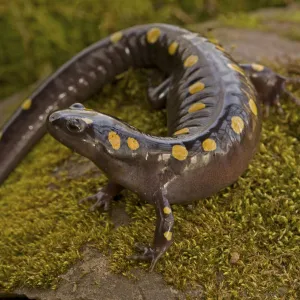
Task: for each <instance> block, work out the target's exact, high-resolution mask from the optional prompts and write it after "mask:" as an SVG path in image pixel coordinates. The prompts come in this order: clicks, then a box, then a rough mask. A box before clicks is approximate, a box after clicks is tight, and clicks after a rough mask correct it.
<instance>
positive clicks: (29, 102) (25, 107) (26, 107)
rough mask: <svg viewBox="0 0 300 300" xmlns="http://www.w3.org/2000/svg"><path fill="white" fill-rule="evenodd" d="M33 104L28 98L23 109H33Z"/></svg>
mask: <svg viewBox="0 0 300 300" xmlns="http://www.w3.org/2000/svg"><path fill="white" fill-rule="evenodd" d="M31 104H32V100H31V99H29V98H28V99H26V100H25V101H24V102H23V104H22V106H21V107H22V109H24V110H28V109H29V108H30V107H31Z"/></svg>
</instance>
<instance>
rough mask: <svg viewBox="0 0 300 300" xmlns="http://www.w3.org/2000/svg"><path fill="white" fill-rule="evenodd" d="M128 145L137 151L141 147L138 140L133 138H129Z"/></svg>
mask: <svg viewBox="0 0 300 300" xmlns="http://www.w3.org/2000/svg"><path fill="white" fill-rule="evenodd" d="M127 145H128V147H129V148H130V149H131V150H136V149H138V148H139V147H140V144H139V142H138V141H137V140H136V139H134V138H132V137H129V138H128V139H127Z"/></svg>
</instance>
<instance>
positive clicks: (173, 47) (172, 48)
mask: <svg viewBox="0 0 300 300" xmlns="http://www.w3.org/2000/svg"><path fill="white" fill-rule="evenodd" d="M177 48H178V43H177V42H173V43H172V44H171V45H170V46H169V49H168V52H169V54H170V55H174V54H175V53H176V51H177Z"/></svg>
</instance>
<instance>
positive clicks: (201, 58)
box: [0, 24, 284, 268]
mask: <svg viewBox="0 0 300 300" xmlns="http://www.w3.org/2000/svg"><path fill="white" fill-rule="evenodd" d="M130 67H134V68H136V67H156V68H159V69H160V70H161V71H162V72H164V73H165V74H166V75H167V76H168V78H167V79H166V81H165V82H163V83H162V84H161V85H160V86H159V87H157V88H155V89H152V90H151V93H149V94H150V97H149V98H150V99H149V100H150V102H151V103H152V104H153V107H155V108H162V107H166V109H167V119H168V131H169V136H170V137H166V138H162V137H155V136H149V135H146V134H144V133H142V132H140V131H138V130H137V129H135V128H133V127H131V126H129V125H127V124H125V123H124V122H122V121H120V120H117V119H115V118H113V117H110V116H107V115H104V114H101V113H96V112H93V111H89V110H86V109H85V108H84V107H83V106H81V105H80V104H76V105H73V106H71V107H70V109H66V110H62V111H57V112H54V113H52V114H51V115H50V117H49V119H48V129H49V131H50V133H51V134H52V135H53V136H54V137H55V138H57V139H58V140H59V141H61V142H62V143H63V144H65V145H67V146H68V147H70V148H72V149H74V150H75V151H77V152H79V153H80V154H82V155H84V156H86V157H88V158H89V159H91V160H92V161H94V162H95V163H96V164H97V165H98V166H99V168H100V169H101V170H103V172H105V173H106V175H107V176H108V178H109V180H110V183H109V185H108V187H106V190H104V191H102V192H100V193H102V194H99V193H98V194H97V195H98V196H95V197H96V199H97V200H98V202H99V203H100V204H99V205H106V204H107V203H109V201H110V199H111V198H112V196H113V195H114V194H116V193H117V192H118V191H120V190H121V189H122V188H128V189H130V190H132V191H134V192H136V193H137V194H138V195H139V196H140V197H141V198H143V199H145V200H146V201H148V202H149V203H153V204H154V205H155V207H156V213H157V219H158V224H157V228H156V233H155V240H154V248H147V251H145V253H144V254H143V255H142V256H139V257H138V258H142V259H145V258H146V259H151V260H152V268H153V267H154V265H155V262H156V261H157V259H158V258H159V257H160V256H161V255H162V253H164V251H166V249H167V248H168V247H169V245H170V244H171V242H172V231H171V229H172V225H173V215H172V211H171V207H170V204H172V203H187V202H191V201H193V200H198V199H201V198H204V197H208V196H210V195H212V194H213V193H215V192H217V191H219V190H220V189H221V188H223V187H226V186H228V185H230V184H231V183H233V182H234V181H236V180H237V178H238V177H239V176H240V175H241V174H242V173H243V172H244V171H245V169H246V168H247V166H248V164H249V161H250V160H251V158H252V157H253V155H254V153H255V150H256V148H257V145H258V143H259V137H260V131H261V109H260V103H259V98H258V97H257V94H256V91H255V89H254V86H253V85H252V83H251V81H252V82H253V83H254V84H255V86H256V88H257V89H258V92H259V93H260V94H261V95H264V94H266V92H268V91H271V92H270V93H269V95H270V96H269V97H267V100H266V99H262V100H263V101H264V102H266V101H268V102H269V103H273V102H274V101H275V100H274V99H277V98H278V95H279V94H280V93H281V92H282V90H283V89H282V87H283V82H284V80H283V78H282V77H280V76H279V75H277V74H275V73H273V72H272V71H271V70H269V69H267V68H264V67H263V66H261V65H256V64H252V65H244V66H242V68H241V67H240V66H239V65H237V64H236V63H235V62H234V61H233V60H232V58H231V57H230V56H229V55H228V54H226V53H225V52H224V51H223V49H222V48H221V47H219V46H216V45H214V44H212V43H210V42H208V41H207V40H206V39H205V38H203V37H200V36H199V35H197V34H194V33H191V32H189V31H186V30H184V29H181V28H178V27H175V26H171V25H165V24H150V25H142V26H136V27H133V28H129V29H126V30H124V31H120V32H118V33H115V34H113V35H112V36H110V37H109V38H107V39H104V40H102V41H100V42H98V43H96V44H94V45H92V46H91V47H89V48H87V49H85V50H84V51H82V52H81V53H79V54H78V55H77V56H75V57H74V58H73V59H72V60H70V61H69V62H68V63H66V64H65V65H64V66H62V67H61V68H60V69H59V70H58V71H57V72H56V73H55V74H53V75H52V76H51V77H50V78H49V79H48V80H47V81H46V82H45V83H44V84H43V85H42V86H41V87H40V88H39V89H38V90H37V91H36V92H35V93H34V94H33V95H32V96H31V97H30V101H29V102H30V105H27V106H26V102H25V103H24V105H23V107H22V108H20V109H19V110H18V111H17V112H16V113H15V115H14V116H13V118H12V119H11V121H10V122H9V123H8V124H7V125H6V127H4V130H3V134H2V139H1V140H0V160H1V161H0V162H1V165H0V181H3V180H4V178H5V177H6V176H7V175H8V174H9V172H10V171H11V170H12V169H13V168H14V166H15V165H16V164H17V163H18V161H19V160H20V159H21V157H22V156H24V155H25V153H26V152H27V151H28V149H29V148H30V147H31V146H32V145H33V144H34V143H35V141H36V140H38V139H39V138H40V136H41V135H42V134H43V133H44V130H45V119H46V116H47V115H48V114H49V112H50V111H52V110H56V109H61V108H66V107H68V106H69V105H71V104H72V103H74V102H78V101H80V102H81V101H84V100H86V99H87V98H88V97H89V96H91V95H92V94H93V93H95V91H97V90H98V89H99V88H101V87H102V86H103V84H105V83H107V82H110V81H112V80H113V79H114V78H115V76H116V75H117V74H120V73H122V72H124V71H125V70H127V69H128V68H130ZM244 70H245V71H246V72H247V76H246V73H245V72H244ZM268 76H269V77H271V78H272V79H273V84H272V85H270V84H269V85H267V82H268V81H267V80H266V78H268V80H269V77H268ZM249 78H250V79H251V81H250V79H249ZM29 102H28V101H27V104H28V103H29ZM28 106H30V107H29V108H28ZM20 137H21V138H20ZM11 148H13V149H17V150H16V152H17V154H15V157H13V156H12V155H10V154H9V149H11Z"/></svg>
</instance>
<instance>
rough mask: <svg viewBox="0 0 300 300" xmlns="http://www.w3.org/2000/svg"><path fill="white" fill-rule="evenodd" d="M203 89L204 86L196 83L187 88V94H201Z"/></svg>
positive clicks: (198, 82)
mask: <svg viewBox="0 0 300 300" xmlns="http://www.w3.org/2000/svg"><path fill="white" fill-rule="evenodd" d="M204 88H205V84H204V83H202V82H200V81H197V82H195V83H194V84H192V85H191V86H190V87H189V93H190V94H192V95H193V94H196V93H198V92H201V91H202V90H203V89H204Z"/></svg>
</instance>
